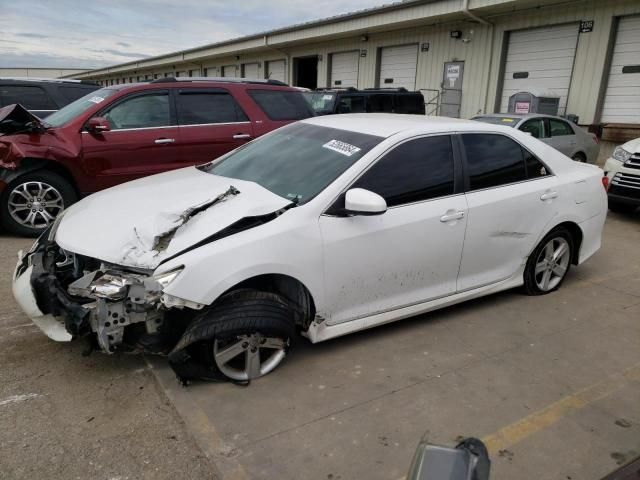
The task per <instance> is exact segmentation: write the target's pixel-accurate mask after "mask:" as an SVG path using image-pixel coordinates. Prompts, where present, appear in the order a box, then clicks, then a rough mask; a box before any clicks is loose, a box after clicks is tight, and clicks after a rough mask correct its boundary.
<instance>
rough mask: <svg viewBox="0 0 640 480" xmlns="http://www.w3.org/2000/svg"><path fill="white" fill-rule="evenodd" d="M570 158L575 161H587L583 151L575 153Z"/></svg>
mask: <svg viewBox="0 0 640 480" xmlns="http://www.w3.org/2000/svg"><path fill="white" fill-rule="evenodd" d="M571 159H572V160H574V161H576V162H582V163H586V162H587V157H586V156H585V154H584V153H581V152H578V153H576V154H575V155H574V156H573V157H571Z"/></svg>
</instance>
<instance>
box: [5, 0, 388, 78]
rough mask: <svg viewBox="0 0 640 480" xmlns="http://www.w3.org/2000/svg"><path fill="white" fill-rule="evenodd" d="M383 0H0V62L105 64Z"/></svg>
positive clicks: (76, 65) (23, 64) (75, 65)
mask: <svg viewBox="0 0 640 480" xmlns="http://www.w3.org/2000/svg"><path fill="white" fill-rule="evenodd" d="M384 3H389V1H388V0H386V1H385V0H340V1H336V0H313V1H312V0H306V1H304V0H301V1H293V0H232V1H229V0H88V1H87V0H84V1H77V0H49V1H47V0H20V1H16V0H0V67H56V68H61V67H69V68H87V69H88V68H98V67H104V66H107V65H114V64H118V63H125V62H130V61H133V60H137V59H141V58H145V57H150V56H154V55H160V54H164V53H169V52H173V51H177V50H183V49H186V48H193V47H198V46H201V45H206V44H209V43H215V42H218V41H221V40H227V39H231V38H236V37H241V36H245V35H250V34H253V33H259V32H263V31H265V30H271V29H273V28H278V27H285V26H288V25H292V24H296V23H300V22H305V21H309V20H316V19H320V18H326V17H330V16H332V15H337V14H340V13H347V12H352V11H354V10H360V9H363V8H370V7H374V6H378V5H381V4H384ZM310 7H312V8H310Z"/></svg>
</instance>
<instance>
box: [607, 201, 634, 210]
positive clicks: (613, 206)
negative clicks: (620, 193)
mask: <svg viewBox="0 0 640 480" xmlns="http://www.w3.org/2000/svg"><path fill="white" fill-rule="evenodd" d="M636 208H637V207H636V206H635V205H633V204H631V203H622V202H616V201H615V200H611V199H609V210H611V211H612V212H615V213H633V212H634V211H635V209H636Z"/></svg>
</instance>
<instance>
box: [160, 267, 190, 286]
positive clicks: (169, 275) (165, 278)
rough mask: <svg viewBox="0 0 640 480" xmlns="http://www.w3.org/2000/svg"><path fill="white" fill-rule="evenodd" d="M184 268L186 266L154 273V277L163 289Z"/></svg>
mask: <svg viewBox="0 0 640 480" xmlns="http://www.w3.org/2000/svg"><path fill="white" fill-rule="evenodd" d="M182 270H184V267H178V268H174V269H173V270H169V271H168V272H163V273H159V274H157V275H154V276H153V277H152V278H153V279H154V280H155V281H156V282H158V283H159V284H160V285H161V286H162V288H163V289H165V288H167V287H168V286H169V284H170V283H171V282H173V281H174V280H175V279H176V277H177V276H178V275H180V272H182Z"/></svg>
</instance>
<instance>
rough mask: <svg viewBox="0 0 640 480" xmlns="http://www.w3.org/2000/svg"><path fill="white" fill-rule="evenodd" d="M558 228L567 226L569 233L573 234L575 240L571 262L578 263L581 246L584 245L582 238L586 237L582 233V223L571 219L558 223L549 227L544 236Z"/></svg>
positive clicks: (572, 237)
mask: <svg viewBox="0 0 640 480" xmlns="http://www.w3.org/2000/svg"><path fill="white" fill-rule="evenodd" d="M556 228H565V229H566V230H567V231H568V232H569V234H570V235H571V239H572V240H573V246H574V249H573V252H572V253H571V263H572V264H573V265H578V261H579V259H580V247H581V246H582V239H583V238H584V234H583V233H582V229H581V228H580V225H578V224H577V223H576V222H572V221H570V220H567V221H564V222H561V223H558V224H557V225H554V226H553V227H552V228H550V229H549V231H548V232H546V233H545V235H544V236H546V235H548V234H549V232H552V231H553V230H555V229H556Z"/></svg>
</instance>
